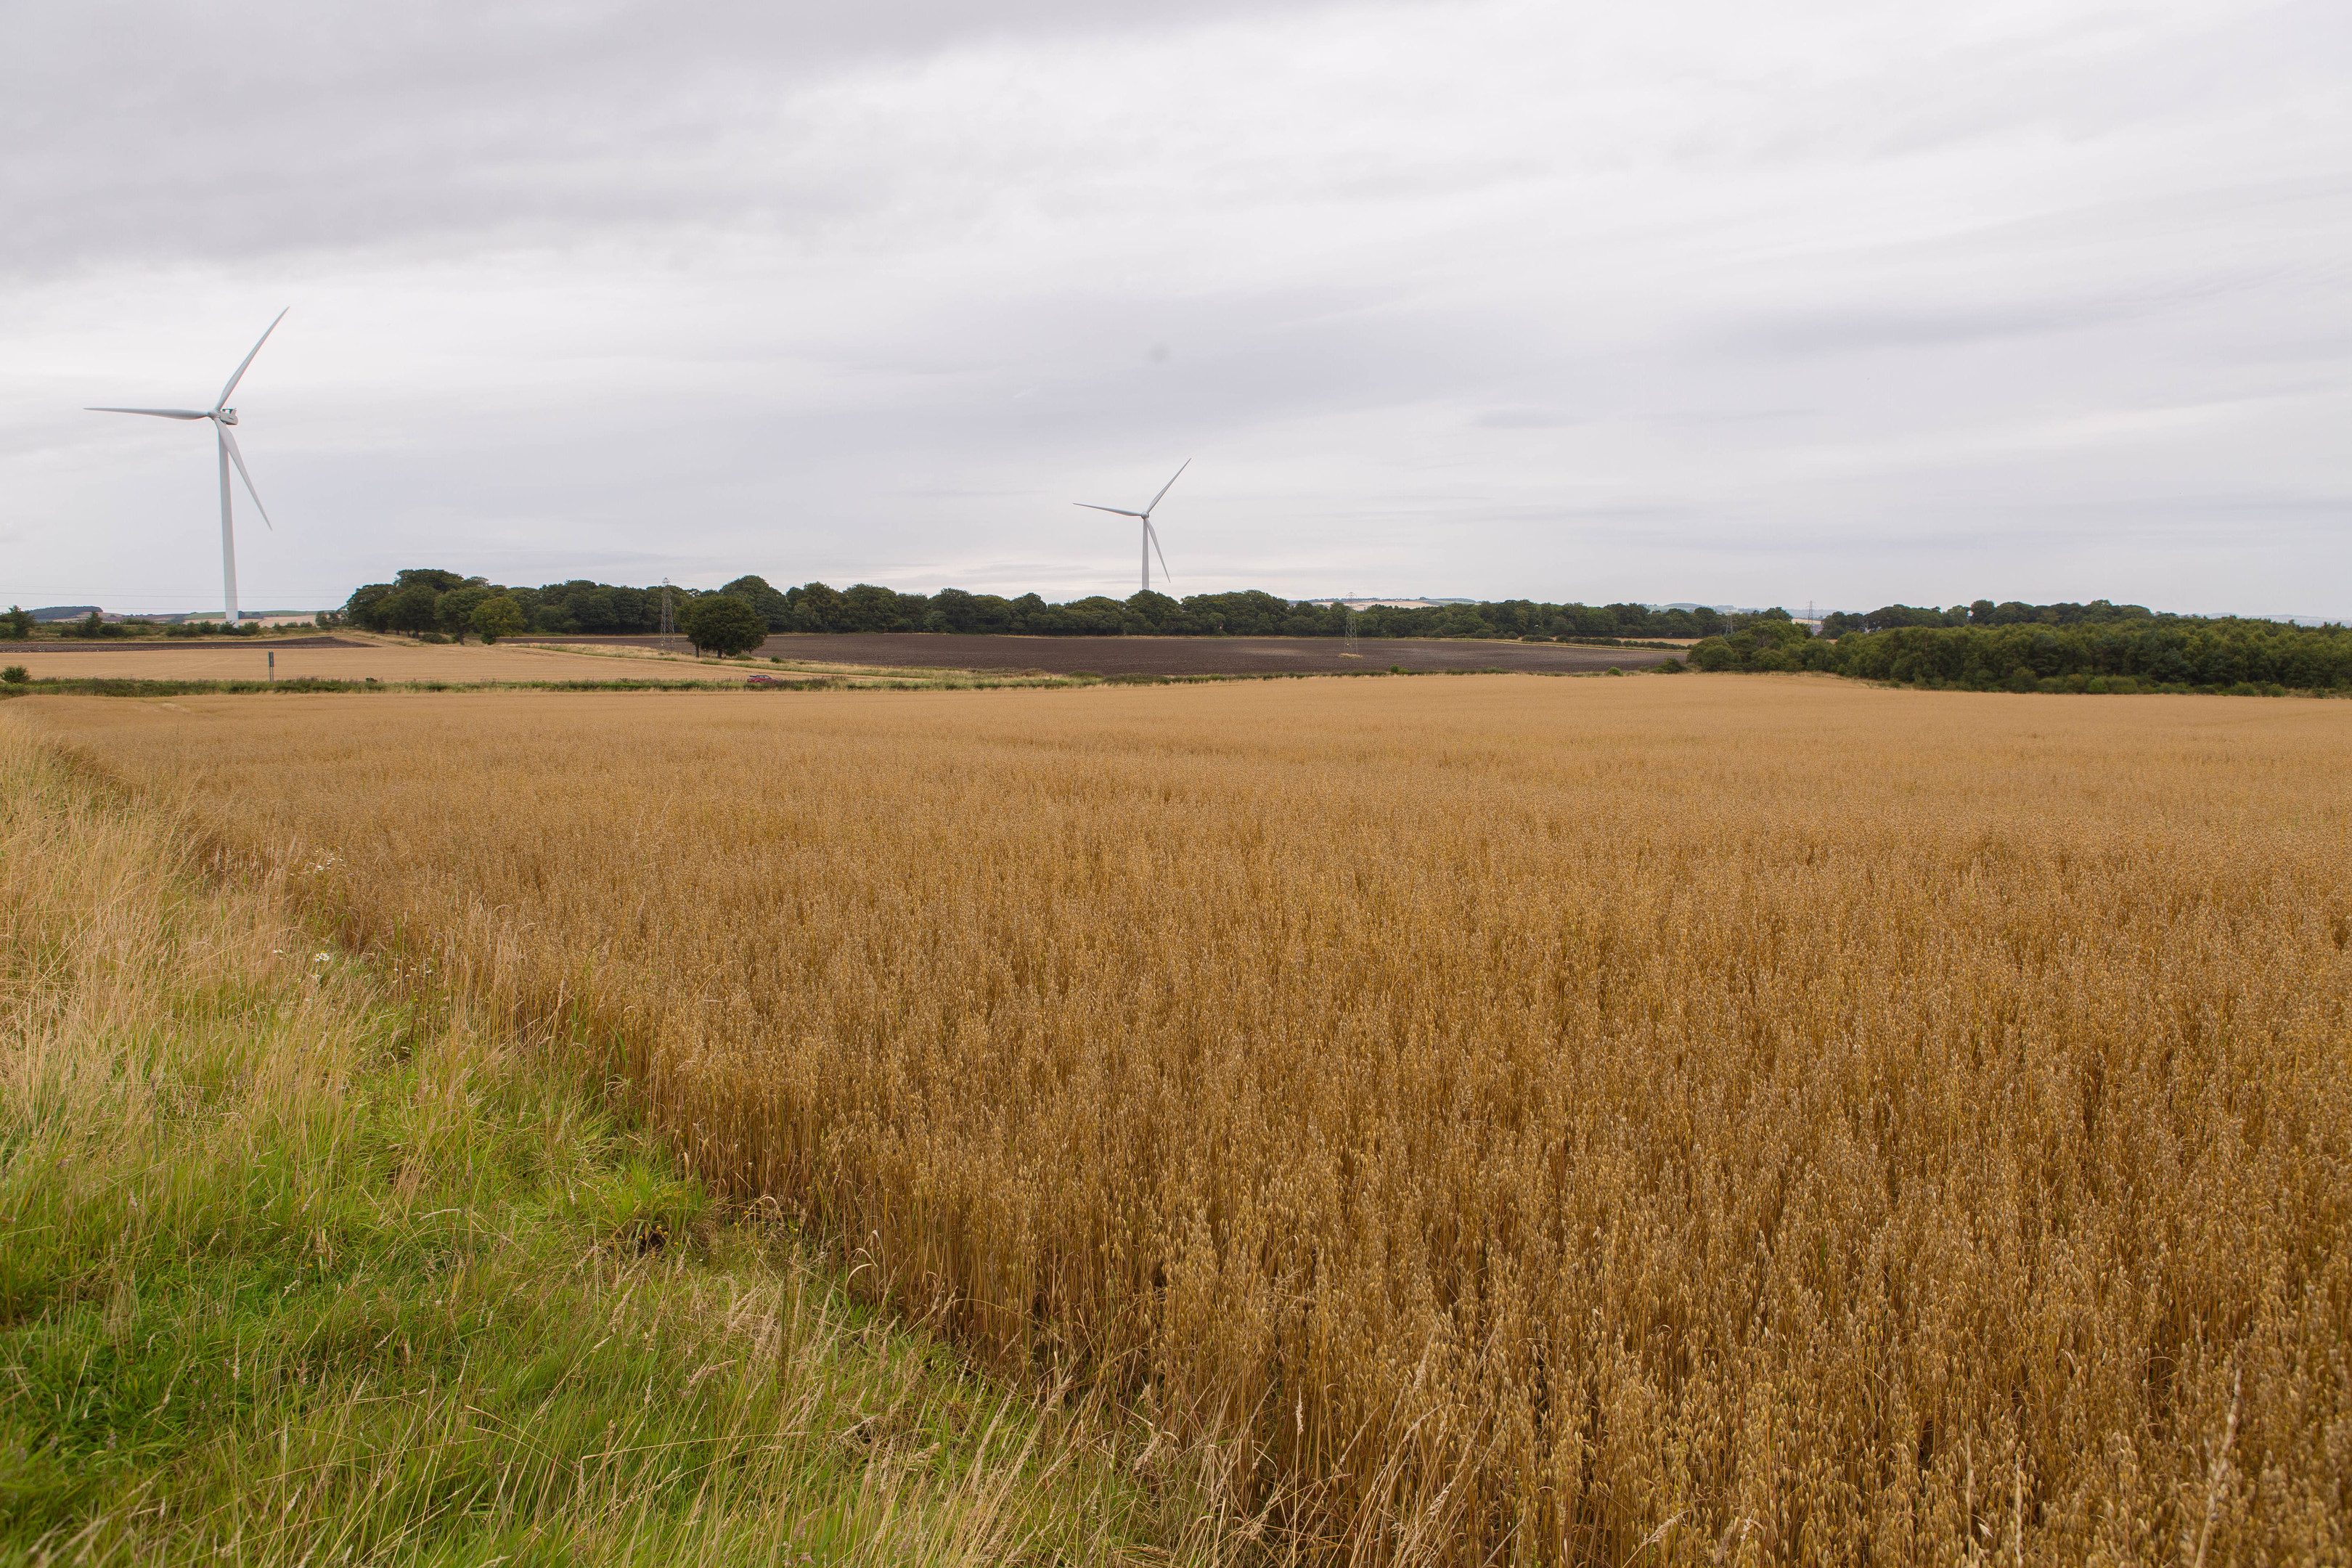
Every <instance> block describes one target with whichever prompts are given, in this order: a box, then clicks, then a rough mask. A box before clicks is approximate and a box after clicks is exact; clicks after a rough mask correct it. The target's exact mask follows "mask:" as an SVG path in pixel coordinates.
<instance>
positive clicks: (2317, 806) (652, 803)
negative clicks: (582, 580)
mask: <svg viewBox="0 0 2352 1568" xmlns="http://www.w3.org/2000/svg"><path fill="white" fill-rule="evenodd" d="M42 721H43V722H45V723H46V724H47V726H48V727H49V728H50V729H52V731H55V732H57V733H58V734H61V735H63V736H66V737H68V738H69V739H70V741H71V742H72V743H73V744H74V745H75V746H77V747H79V749H80V751H81V752H83V754H85V755H86V756H88V757H89V758H91V759H92V760H94V761H95V762H96V763H99V764H100V765H102V766H103V767H105V768H107V769H109V770H110V771H112V772H114V773H118V774H120V775H121V776H123V777H125V778H128V779H131V780H135V781H138V782H139V783H141V784H142V785H145V786H147V787H151V788H153V789H157V790H162V791H167V792H173V793H174V794H175V795H177V796H178V797H179V798H180V799H181V800H183V802H184V805H185V808H186V809H188V810H189V811H191V812H192V813H194V814H195V816H196V817H197V819H198V820H199V821H201V822H202V823H203V824H204V825H205V827H206V829H207V830H208V831H210V832H211V833H213V834H215V835H217V836H219V837H220V838H221V840H222V841H223V842H224V843H226V844H229V845H233V846H235V847H236V848H237V849H238V850H240V851H241V852H244V853H248V854H252V855H256V856H259V857H262V858H266V859H267V860H268V861H269V862H271V863H272V864H273V865H275V866H277V867H278V868H283V869H285V870H287V871H288V872H289V874H291V875H293V876H295V877H297V878H299V879H304V880H306V881H307V884H308V886H309V887H310V889H312V892H311V897H312V899H313V900H315V902H316V904H317V906H318V907H319V908H320V909H322V910H328V911H331V913H332V914H333V915H334V917H335V918H337V919H339V920H341V921H343V922H344V923H345V925H346V927H347V928H348V929H349V930H350V931H351V932H352V934H353V935H354V937H356V938H359V939H362V940H364V941H368V942H376V943H381V944H385V945H389V946H396V947H400V948H404V949H406V950H408V951H409V952H411V953H412V954H414V955H415V956H417V957H420V958H423V957H430V958H431V959H432V960H433V961H435V962H436V963H439V964H441V965H442V966H444V968H445V969H446V970H448V971H450V972H452V973H456V974H457V975H459V976H461V977H462V980H463V983H464V984H467V985H468V986H469V987H470V988H471V989H472V990H474V991H475V992H477V993H478V994H480V995H482V996H483V997H485V998H487V999H488V1000H490V1001H491V1002H492V1003H493V1004H494V1005H501V1006H505V1007H508V1008H510V1009H513V1010H514V1011H515V1012H517V1013H518V1014H520V1015H526V1016H530V1017H533V1018H538V1019H542V1020H543V1019H546V1018H549V1017H566V1018H568V1019H569V1020H570V1021H571V1024H572V1027H573V1028H575V1029H576V1030H577V1031H578V1032H579V1033H580V1034H581V1036H582V1037H584V1038H593V1039H609V1040H612V1041H614V1042H618V1044H617V1046H616V1047H615V1048H617V1049H620V1050H622V1051H623V1052H624V1055H623V1058H622V1068H621V1070H624V1071H625V1072H626V1073H627V1074H628V1075H629V1076H630V1078H631V1079H633V1080H634V1081H635V1084H636V1086H637V1087H638V1089H639V1091H640V1092H641V1094H642V1095H643V1097H644V1098H645V1100H646V1103H647V1104H648V1105H649V1106H650V1107H651V1108H652V1109H653V1110H654V1112H655V1114H656V1115H657V1116H658V1117H659V1118H660V1120H661V1121H663V1122H664V1123H665V1124H666V1125H667V1126H669V1127H671V1128H673V1129H675V1130H677V1132H678V1133H679V1134H680V1135H681V1137H682V1138H683V1139H685V1140H686V1141H687V1142H688V1143H689V1144H690V1147H691V1149H692V1152H693V1156H694V1159H695V1162H696V1163H697V1166H698V1169H699V1170H700V1171H701V1172H702V1173H704V1174H705V1175H706V1176H707V1177H709V1179H711V1180H713V1181H715V1182H719V1183H721V1184H726V1185H728V1186H729V1187H730V1188H731V1189H732V1190H734V1191H736V1192H738V1193H740V1194H747V1195H748V1194H772V1195H774V1196H776V1197H778V1198H780V1199H782V1201H784V1202H785V1203H787V1204H789V1205H793V1206H795V1207H796V1208H797V1209H799V1210H800V1211H801V1212H802V1213H803V1214H804V1215H806V1216H807V1218H808V1220H809V1221H810V1223H811V1224H812V1226H814V1227H815V1228H816V1229H818V1230H819V1231H820V1232H821V1233H822V1234H824V1235H825V1236H827V1237H831V1238H832V1239H833V1241H834V1244H835V1245H836V1246H837V1247H840V1248H841V1249H842V1251H843V1252H844V1254H845V1255H846V1256H847V1257H849V1258H852V1259H854V1260H855V1263H856V1267H857V1268H858V1269H859V1270H860V1278H861V1279H864V1280H866V1281H868V1282H870V1283H871V1284H872V1285H873V1286H874V1288H876V1289H877V1290H879V1291H882V1292H884V1293H886V1294H887V1296H888V1297H889V1298H891V1299H892V1300H897V1301H899V1302H902V1303H905V1304H908V1305H910V1306H916V1307H919V1308H922V1309H924V1310H943V1311H945V1312H946V1313H947V1314H949V1315H950V1318H951V1320H952V1321H954V1322H955V1324H956V1326H957V1327H958V1329H959V1330H960V1331H961V1333H962V1334H963V1335H965V1336H966V1338H967V1339H968V1340H969V1341H970V1342H971V1343H973V1344H975V1345H978V1346H980V1347H982V1348H983V1349H985V1350H986V1351H988V1352H991V1353H992V1354H994V1355H995V1356H997V1357H998V1358H1000V1359H1001V1360H1002V1361H1003V1362H1005V1363H1010V1364H1013V1365H1020V1364H1024V1363H1044V1362H1053V1363H1058V1364H1060V1365H1063V1366H1065V1367H1067V1366H1072V1365H1076V1366H1081V1367H1083V1368H1085V1369H1087V1370H1088V1371H1090V1372H1091V1373H1094V1374H1096V1375H1097V1376H1098V1377H1100V1378H1103V1379H1107V1380H1110V1381H1112V1382H1113V1383H1115V1384H1117V1385H1118V1387H1120V1388H1121V1389H1123V1390H1124V1391H1125V1392H1126V1393H1127V1394H1128V1395H1129V1397H1130V1398H1132V1400H1133V1401H1134V1402H1135V1404H1136V1407H1137V1408H1138V1409H1139V1411H1140V1412H1141V1413H1142V1414H1143V1415H1146V1416H1147V1417H1149V1418H1150V1419H1151V1420H1152V1421H1154V1422H1155V1423H1156V1424H1157V1425H1158V1426H1160V1427H1161V1428H1163V1429H1165V1430H1167V1431H1168V1432H1169V1433H1170V1434H1171V1436H1172V1437H1174V1438H1176V1439H1178V1440H1183V1441H1191V1442H1193V1443H1209V1444H1217V1445H1222V1446H1223V1453H1224V1455H1225V1479H1226V1484H1227V1485H1228V1486H1229V1487H1230V1488H1231V1490H1232V1495H1233V1497H1234V1499H1235V1500H1237V1506H1254V1505H1258V1504H1262V1503H1264V1502H1265V1501H1268V1500H1271V1501H1272V1502H1273V1503H1274V1504H1275V1505H1276V1507H1277V1509H1278V1510H1280V1514H1281V1517H1282V1518H1283V1519H1285V1520H1286V1521H1288V1522H1289V1524H1290V1525H1291V1526H1292V1527H1293V1528H1295V1529H1296V1530H1297V1531H1298V1532H1299V1534H1300V1537H1301V1538H1302V1539H1304V1540H1305V1541H1306V1542H1308V1543H1309V1544H1310V1545H1319V1546H1321V1547H1323V1548H1328V1549H1329V1550H1330V1551H1332V1552H1339V1553H1344V1554H1345V1555H1347V1556H1349V1557H1350V1558H1353V1559H1355V1560H1360V1561H1363V1562H1399V1563H1404V1562H1464V1563H1470V1562H1477V1563H1486V1562H1496V1563H1503V1562H1510V1563H1520V1562H1530V1563H1531V1562H1548V1561H1575V1562H1604V1563H1621V1562H1631V1561H1637V1560H1638V1561H1654V1560H1665V1561H1675V1562H1705V1561H1724V1562H1763V1561H1821V1562H1850V1563H1861V1562H1872V1563H1885V1562H1945V1563H1962V1562H1971V1563H1978V1562H1980V1563H1994V1562H2000V1563H2007V1562H2011V1561H2019V1562H2081V1561H2110V1562H2118V1563H2122V1562H2134V1563H2137V1562H2156V1561H2168V1562H2169V1561H2179V1562H2184V1563H2200V1564H2202V1563H2223V1562H2231V1561H2237V1562H2253V1561H2272V1562H2288V1561H2298V1562H2308V1561H2336V1562H2341V1561H2344V1560H2346V1558H2347V1553H2352V1545H2348V1544H2347V1542H2352V1523H2347V1521H2352V1359H2347V1358H2352V1015H2347V999H2348V998H2352V952H2347V942H2352V876H2347V862H2346V857H2345V846H2346V845H2347V843H2352V796H2347V791H2346V788H2345V784H2344V780H2345V777H2346V767H2347V762H2352V709H2347V708H2345V707H2342V706H2340V705H2336V704H2322V703H2281V702H2258V701H2246V702H2237V701H2229V700H2211V699H2207V700H2167V699H2140V700H2101V699H2096V698H2092V699H2083V700H2065V699H2052V698H2047V697H2036V698H2032V699H2015V698H2006V697H2000V696H1982V697H1978V696H1964V695H1957V694H1920V693H1903V692H1888V691H1879V690H1871V689H1830V688H1827V687H1826V686H1825V685H1824V684H1822V683H1815V682H1809V681H1804V680H1799V679H1789V680H1769V679H1760V680H1748V681H1742V682H1738V683H1737V684H1732V683H1728V682H1718V681H1714V680H1687V681H1666V680H1636V681H1622V682H1620V681H1608V682H1603V681H1583V682H1553V681H1542V680H1535V679H1512V678H1506V679H1422V680H1412V681H1406V680H1393V681H1355V682H1321V683H1302V684H1297V685H1289V684H1284V685H1275V686H1248V687H1237V688H1234V687H1228V688H1211V689H1153V690H1148V691H1113V690H1093V691H1086V692H1072V693H988V694H965V695H956V696H945V695H941V696H931V695H903V696H892V697H853V696H839V697H823V698H809V699H795V700H787V701H776V700H757V699H734V698H709V699H689V700H650V699H628V698H617V699H606V698H599V697H575V698H543V697H480V698H448V699H443V700H403V699H383V698H377V699H372V700H349V699H337V698H320V699H315V700H309V699H303V700H279V701H272V702H268V703H266V704H263V703H240V702H237V701H235V700H190V701H189V702H187V703H186V704H185V705H184V707H183V708H181V709H179V710H164V709H162V708H160V707H158V706H155V705H140V706H132V705H128V704H121V705H114V706H108V705H105V704H102V703H97V702H83V703H67V702H63V701H60V702H58V703H55V704H47V705H45V711H44V713H43V715H42ZM1645 1552H1651V1553H1654V1556H1645V1555H1644V1553H1645Z"/></svg>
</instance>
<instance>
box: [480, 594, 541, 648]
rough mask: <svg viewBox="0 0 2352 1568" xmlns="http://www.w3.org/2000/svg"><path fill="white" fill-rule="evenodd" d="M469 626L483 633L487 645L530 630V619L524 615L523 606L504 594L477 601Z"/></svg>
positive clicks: (483, 597) (485, 597) (485, 596)
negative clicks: (501, 638)
mask: <svg viewBox="0 0 2352 1568" xmlns="http://www.w3.org/2000/svg"><path fill="white" fill-rule="evenodd" d="M467 625H469V626H472V627H473V628H474V629H475V630H476V631H478V632H479V633H481V634H482V640H483V641H484V642H486V643H494V642H496V641H498V640H499V638H500V637H520V636H521V635H522V634H523V633H525V632H527V631H529V630H530V617H529V616H525V615H524V614H523V613H522V606H521V605H518V604H516V603H515V602H514V600H512V599H511V598H509V597H508V596H507V595H504V594H486V595H483V596H482V597H481V598H480V599H478V600H477V601H475V604H474V607H473V609H472V610H471V611H470V612H468V616H467Z"/></svg>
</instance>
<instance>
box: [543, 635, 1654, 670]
mask: <svg viewBox="0 0 2352 1568" xmlns="http://www.w3.org/2000/svg"><path fill="white" fill-rule="evenodd" d="M516 640H519V641H528V642H532V643H540V644H546V645H550V646H561V645H562V644H564V643H569V642H576V643H593V644H600V645H603V646H606V647H648V646H650V647H658V646H660V643H661V639H660V638H659V637H630V636H621V635H615V636H597V635H594V634H582V635H580V636H576V637H528V638H520V639H516ZM672 640H673V641H674V643H675V644H676V646H677V647H681V648H682V647H685V646H686V642H685V639H684V638H683V637H677V638H674V639H672ZM1349 647H1350V645H1349V643H1348V642H1347V640H1346V639H1345V638H1342V637H962V636H958V635H956V634H954V633H935V632H875V633H843V634H835V633H830V632H793V633H790V634H785V635H779V636H776V637H770V638H769V639H768V640H767V641H766V642H765V643H763V644H761V646H760V647H759V648H758V649H757V650H756V657H760V658H765V657H767V656H769V655H774V656H776V657H777V658H788V659H797V660H804V661H809V662H814V663H827V664H835V663H837V664H856V665H873V666H879V667H883V668H898V669H973V670H992V671H993V670H1042V671H1044V672H1045V673H1046V674H1049V675H1072V674H1076V673H1077V672H1079V671H1082V670H1083V671H1090V672H1092V673H1093V674H1096V675H1282V674H1299V675H1336V674H1344V673H1347V672H1349V671H1362V670H1382V669H1386V668H1389V667H1390V666H1391V665H1402V667H1403V668H1406V669H1412V670H1425V669H1505V670H1512V671H1536V672H1545V671H1555V672H1565V673H1577V672H1581V671H1591V670H1602V669H1649V668H1654V667H1655V666H1656V665H1657V663H1658V662H1659V661H1660V660H1661V659H1664V658H1671V657H1673V656H1672V655H1670V654H1668V653H1664V652H1662V651H1660V650H1659V649H1657V648H1632V647H1579V646H1577V645H1574V644H1570V643H1518V642H1478V641H1461V640H1454V639H1447V640H1443V641H1441V640H1436V639H1432V638H1410V637H1400V638H1395V639H1392V640H1381V639H1377V638H1371V637H1367V638H1365V639H1364V640H1362V641H1360V642H1358V643H1356V644H1354V645H1353V648H1354V651H1353V653H1350V652H1349Z"/></svg>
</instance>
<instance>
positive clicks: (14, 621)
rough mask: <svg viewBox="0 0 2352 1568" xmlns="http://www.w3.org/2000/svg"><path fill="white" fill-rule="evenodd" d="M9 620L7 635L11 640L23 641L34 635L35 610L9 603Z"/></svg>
mask: <svg viewBox="0 0 2352 1568" xmlns="http://www.w3.org/2000/svg"><path fill="white" fill-rule="evenodd" d="M7 620H8V630H7V632H6V634H5V635H6V637H8V639H9V640H10V641H11V642H23V641H24V640H25V639H26V637H31V636H32V635H33V612H32V611H30V610H28V609H26V608H25V606H24V605H9V606H8V617H7Z"/></svg>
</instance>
